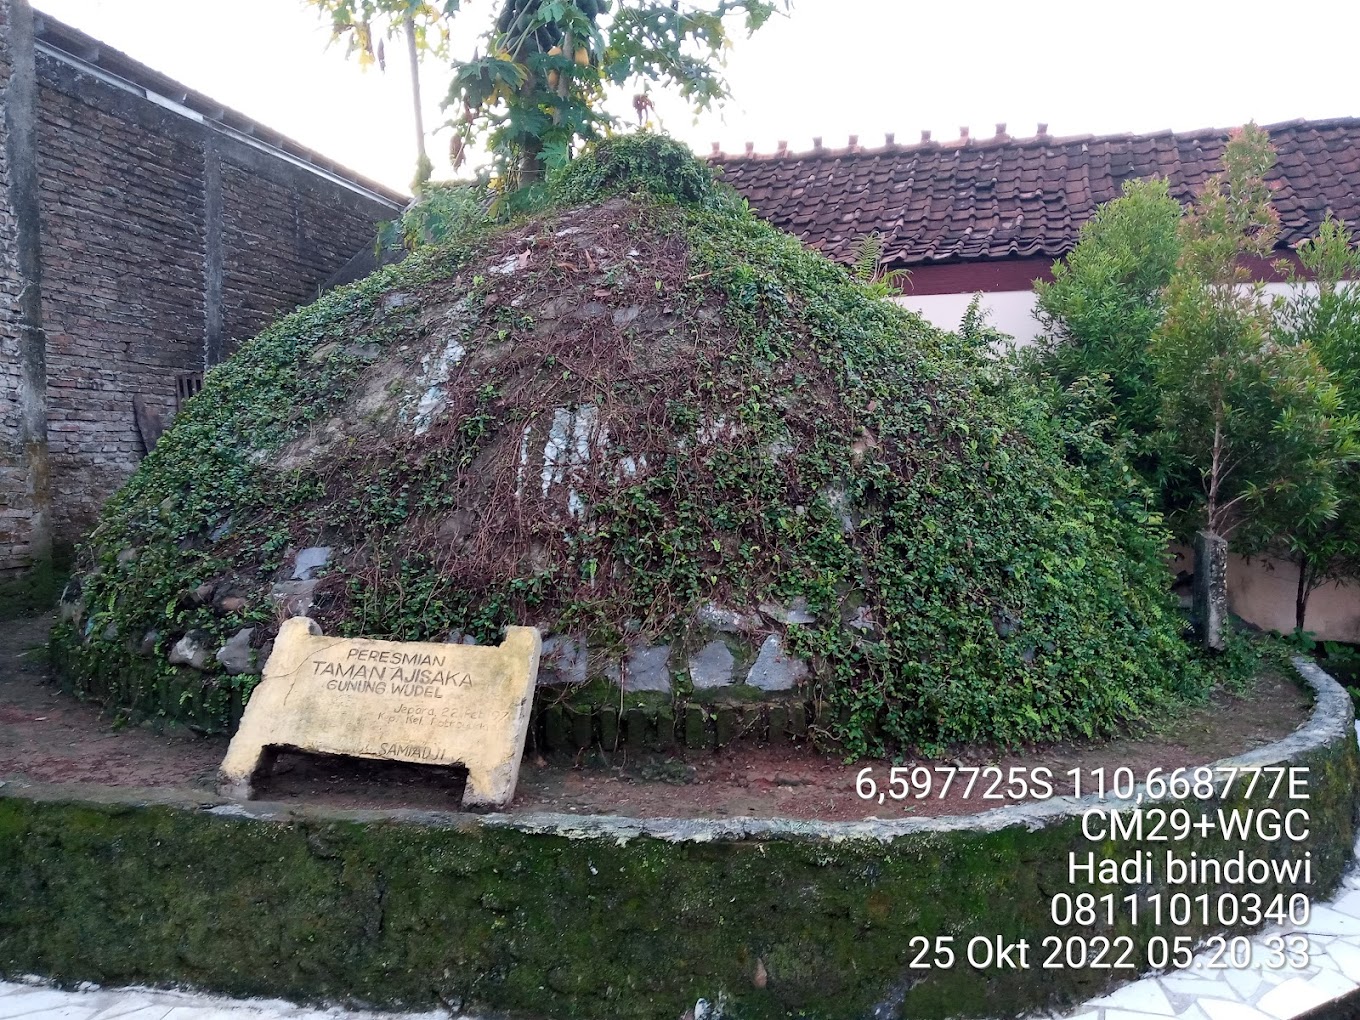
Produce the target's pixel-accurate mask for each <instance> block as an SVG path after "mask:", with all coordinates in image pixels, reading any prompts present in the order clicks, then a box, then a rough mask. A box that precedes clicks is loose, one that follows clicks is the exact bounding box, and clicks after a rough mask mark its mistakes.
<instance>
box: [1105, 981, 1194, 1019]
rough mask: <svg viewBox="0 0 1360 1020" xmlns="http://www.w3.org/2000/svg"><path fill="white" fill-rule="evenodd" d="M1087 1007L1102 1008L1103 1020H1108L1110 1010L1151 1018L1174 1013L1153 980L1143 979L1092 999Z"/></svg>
mask: <svg viewBox="0 0 1360 1020" xmlns="http://www.w3.org/2000/svg"><path fill="white" fill-rule="evenodd" d="M1087 1005H1088V1006H1104V1007H1106V1008H1105V1020H1110V1010H1111V1009H1116V1010H1128V1011H1129V1012H1131V1013H1144V1014H1151V1015H1153V1016H1175V1015H1176V1011H1175V1010H1174V1009H1172V1008H1171V1003H1170V1002H1168V1001H1167V998H1166V993H1165V992H1164V991H1162V986H1161V985H1159V984H1158V983H1157V981H1156V979H1155V978H1145V979H1143V980H1142V981H1135V982H1133V983H1132V984H1128V985H1125V986H1124V987H1123V988H1117V989H1115V990H1114V991H1113V992H1111V993H1110V994H1109V995H1102V996H1101V997H1100V998H1098V999H1092V1000H1091V1001H1090V1002H1088V1003H1087Z"/></svg>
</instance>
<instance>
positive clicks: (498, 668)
mask: <svg viewBox="0 0 1360 1020" xmlns="http://www.w3.org/2000/svg"><path fill="white" fill-rule="evenodd" d="M542 647H543V642H542V638H541V637H540V635H539V633H538V631H537V630H535V629H534V628H533V627H507V628H506V632H505V641H504V642H503V643H502V644H500V645H498V646H494V647H483V646H476V645H455V644H435V643H430V642H404V641H369V640H367V639H365V638H329V637H324V636H323V635H322V634H321V628H320V627H319V626H317V624H316V621H314V620H311V619H308V618H307V617H305V616H295V617H293V618H291V619H289V620H286V621H284V623H283V626H282V627H280V628H279V635H278V638H277V639H275V641H274V651H273V654H271V655H270V656H269V661H268V662H267V663H266V664H265V668H264V677H263V679H262V680H261V681H260V683H259V685H258V686H257V687H256V688H255V690H254V692H253V693H252V694H251V696H250V702H249V703H248V704H247V705H246V710H245V715H244V716H243V717H242V718H241V728H240V729H239V730H237V732H236V736H234V737H233V738H232V740H231V746H230V747H229V748H228V749H227V756H226V758H224V759H223V761H222V767H221V769H220V770H219V771H218V789H219V790H220V792H221V793H222V794H223V795H224V796H228V797H236V798H239V799H247V800H248V799H250V798H251V797H252V796H254V781H255V780H256V779H258V778H261V777H263V776H265V775H267V774H268V772H269V769H270V767H271V766H272V764H273V759H274V755H275V753H276V752H277V751H278V750H280V749H283V750H299V751H312V752H316V753H318V754H339V755H350V756H353V757H358V758H380V759H385V760H389V761H403V762H414V763H417V764H425V765H449V766H461V767H463V768H465V769H467V773H468V777H467V788H466V792H465V793H464V795H463V804H464V805H465V806H467V807H479V808H504V807H506V806H507V805H508V804H509V803H510V801H511V799H512V798H513V797H514V796H515V782H516V780H517V779H518V778H519V761H520V756H521V755H522V754H523V753H524V738H525V736H526V734H527V733H528V730H529V710H530V708H531V707H532V705H533V700H534V685H535V683H536V682H537V680H538V659H539V654H540V652H541V650H542Z"/></svg>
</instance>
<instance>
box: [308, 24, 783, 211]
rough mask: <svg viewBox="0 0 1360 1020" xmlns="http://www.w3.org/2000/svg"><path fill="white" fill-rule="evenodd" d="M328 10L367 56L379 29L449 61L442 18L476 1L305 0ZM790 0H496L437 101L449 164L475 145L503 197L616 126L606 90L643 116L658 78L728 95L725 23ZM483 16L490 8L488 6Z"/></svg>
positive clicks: (715, 98)
mask: <svg viewBox="0 0 1360 1020" xmlns="http://www.w3.org/2000/svg"><path fill="white" fill-rule="evenodd" d="M305 2H306V3H308V4H310V5H311V6H313V7H316V8H319V9H320V10H322V11H323V12H325V13H326V14H328V15H329V16H330V18H331V24H332V29H333V32H334V34H335V36H337V37H346V38H348V39H349V42H350V47H351V50H352V51H357V52H358V53H360V54H361V59H367V58H368V57H369V55H371V54H374V53H375V46H376V43H375V42H374V40H375V39H379V40H380V39H381V38H390V37H391V36H392V35H394V34H396V33H397V32H399V31H401V32H407V33H408V35H409V38H410V39H411V40H413V41H414V42H413V43H412V45H415V46H418V47H420V48H423V49H425V50H427V51H428V52H430V53H431V54H433V55H434V56H436V57H438V58H441V59H449V58H450V53H449V49H450V47H449V38H450V35H449V27H450V25H451V23H452V19H453V18H454V16H455V15H458V14H460V12H461V9H462V7H463V6H464V5H465V2H466V5H467V6H469V7H472V6H475V5H474V4H473V2H472V0H436V2H422V0H305ZM789 3H790V0H698V2H696V0H685V2H684V3H681V2H680V0H495V3H493V4H491V5H489V6H490V7H492V8H493V10H492V11H491V12H489V14H490V16H489V17H488V21H487V29H486V31H485V33H484V34H483V36H482V39H481V43H480V44H479V46H478V48H477V50H476V51H475V52H474V53H473V54H472V55H471V56H470V57H468V58H467V59H451V60H450V66H451V81H450V85H449V91H448V95H447V97H446V98H445V100H444V109H445V110H446V111H449V113H450V118H449V120H448V121H447V122H446V124H445V125H444V126H445V127H449V128H451V129H452V132H453V134H452V140H451V143H450V152H449V155H450V159H451V160H452V162H453V164H454V166H455V168H456V167H458V166H460V165H461V164H462V162H463V159H464V156H465V152H466V150H467V149H468V148H469V147H470V146H471V145H473V144H475V143H478V142H480V143H482V144H484V145H485V146H486V148H487V150H488V151H489V152H490V154H491V155H492V157H493V160H494V164H495V186H496V187H497V188H498V190H499V191H500V192H501V193H502V195H508V194H512V193H514V192H516V191H519V190H520V189H523V188H528V187H531V186H533V185H535V184H536V183H538V182H539V181H541V180H542V178H543V175H544V172H545V170H547V169H551V168H553V167H557V166H561V165H562V164H564V163H566V162H567V160H568V159H570V158H571V155H572V153H573V152H574V151H575V150H576V149H577V148H578V147H579V146H580V145H581V144H583V143H584V142H588V141H592V140H594V139H597V138H599V137H600V136H601V135H603V134H604V133H606V132H607V131H608V130H609V129H610V128H611V127H612V126H614V124H615V121H616V118H615V116H614V115H613V114H612V113H611V112H610V111H609V110H608V109H607V108H606V99H607V96H608V90H609V89H611V88H613V89H622V90H625V92H626V90H628V89H633V90H634V91H635V95H634V97H633V108H634V110H635V111H637V114H638V116H639V119H641V120H645V119H646V117H647V113H648V111H650V110H651V108H652V101H651V97H650V91H651V89H652V88H654V87H659V88H666V89H671V90H673V91H675V92H676V93H677V94H678V95H679V96H680V97H681V98H682V99H684V100H685V101H686V102H688V103H689V104H690V105H691V106H692V107H693V108H694V109H695V110H696V111H702V110H705V109H708V108H709V107H711V106H712V105H713V104H715V103H718V102H721V101H722V100H724V99H726V98H727V97H728V96H729V89H728V85H727V82H726V79H725V78H724V77H723V75H722V72H721V65H722V58H723V54H724V51H725V50H726V48H727V47H728V45H729V44H730V42H731V32H730V21H729V19H731V18H734V17H740V18H741V19H742V21H743V23H744V25H745V28H746V30H747V32H748V33H750V32H754V31H755V30H757V29H759V28H760V27H761V26H762V25H764V24H765V23H766V22H767V21H768V20H769V19H770V17H771V16H773V15H774V14H775V13H777V12H778V11H780V10H781V9H787V8H788V6H789ZM483 16H486V15H485V14H484V15H483Z"/></svg>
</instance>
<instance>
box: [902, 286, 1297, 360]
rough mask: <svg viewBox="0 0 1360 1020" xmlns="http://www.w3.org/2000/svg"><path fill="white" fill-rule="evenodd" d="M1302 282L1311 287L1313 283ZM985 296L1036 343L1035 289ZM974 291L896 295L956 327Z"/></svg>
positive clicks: (1018, 341)
mask: <svg viewBox="0 0 1360 1020" xmlns="http://www.w3.org/2000/svg"><path fill="white" fill-rule="evenodd" d="M1294 286H1295V285H1293V284H1288V283H1268V284H1266V287H1265V290H1266V295H1267V297H1273V296H1274V295H1276V294H1285V293H1288V292H1289V291H1290V290H1291V289H1293V288H1294ZM1302 286H1305V287H1311V286H1312V284H1303V285H1302ZM977 296H978V297H980V298H981V299H982V307H983V309H984V310H985V311H986V312H987V315H988V318H987V321H988V322H989V323H990V324H991V325H992V326H993V327H994V328H996V329H999V330H1001V332H1003V333H1007V334H1009V335H1010V336H1013V337H1015V345H1016V346H1017V347H1025V346H1028V345H1029V344H1032V343H1034V341H1035V339H1036V338H1037V337H1038V335H1039V320H1038V319H1036V318H1035V317H1034V291H1032V290H1002V291H994V292H992V293H987V294H979V295H977ZM973 297H974V295H972V294H925V295H922V296H920V297H913V296H912V295H911V294H902V295H900V296H899V297H895V298H893V300H894V301H896V302H897V303H898V304H899V305H901V306H902V307H903V308H909V309H911V310H912V311H913V312H916V313H917V314H919V315H920V316H921V317H922V318H923V319H925V320H926V321H927V322H929V323H930V324H931V325H932V326H939V327H940V328H941V329H948V330H955V329H958V328H959V323H961V322H962V321H963V313H964V312H966V311H967V310H968V305H969V304H970V303H971V302H972V300H973Z"/></svg>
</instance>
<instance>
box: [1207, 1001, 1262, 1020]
mask: <svg viewBox="0 0 1360 1020" xmlns="http://www.w3.org/2000/svg"><path fill="white" fill-rule="evenodd" d="M1198 1005H1199V1008H1200V1009H1202V1010H1204V1012H1205V1014H1206V1015H1207V1016H1208V1017H1209V1020H1274V1018H1272V1017H1271V1016H1270V1015H1269V1014H1268V1013H1262V1012H1261V1011H1260V1010H1259V1009H1253V1008H1252V1007H1250V1006H1247V1005H1244V1004H1243V1003H1240V1002H1228V1001H1227V1000H1226V999H1200V1000H1199V1003H1198Z"/></svg>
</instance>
